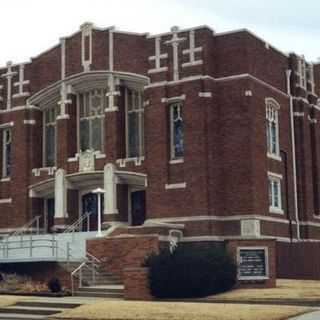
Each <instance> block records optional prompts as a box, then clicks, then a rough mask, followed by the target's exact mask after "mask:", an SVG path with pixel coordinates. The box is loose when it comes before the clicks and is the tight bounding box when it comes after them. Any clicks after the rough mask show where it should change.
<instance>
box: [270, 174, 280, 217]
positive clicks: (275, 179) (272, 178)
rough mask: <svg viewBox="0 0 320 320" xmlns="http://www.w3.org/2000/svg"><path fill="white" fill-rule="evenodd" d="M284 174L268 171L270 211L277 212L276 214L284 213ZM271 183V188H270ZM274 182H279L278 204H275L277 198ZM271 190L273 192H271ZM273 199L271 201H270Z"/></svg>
mask: <svg viewBox="0 0 320 320" xmlns="http://www.w3.org/2000/svg"><path fill="white" fill-rule="evenodd" d="M281 181H282V175H281V174H277V173H273V172H268V206H269V212H270V213H276V214H283V213H284V211H283V206H282V186H281ZM270 183H271V188H270ZM274 183H276V184H277V191H278V195H277V197H278V206H276V204H275V198H276V195H275V194H274V191H275V189H274ZM270 191H271V194H270ZM270 200H271V201H270Z"/></svg>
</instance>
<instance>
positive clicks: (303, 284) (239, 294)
mask: <svg viewBox="0 0 320 320" xmlns="http://www.w3.org/2000/svg"><path fill="white" fill-rule="evenodd" d="M319 298H320V281H311V280H284V279H279V280H277V287H276V288H271V289H237V290H232V291H229V292H226V293H222V294H218V295H215V296H212V297H210V298H209V299H226V300H247V299H250V300H259V299H300V300H301V299H303V300H306V301H307V300H311V299H319Z"/></svg>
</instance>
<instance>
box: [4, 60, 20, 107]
mask: <svg viewBox="0 0 320 320" xmlns="http://www.w3.org/2000/svg"><path fill="white" fill-rule="evenodd" d="M7 68H8V70H7V73H5V74H3V75H2V77H3V78H7V109H8V110H9V109H11V98H12V87H11V84H12V78H13V76H15V75H16V74H17V72H16V71H12V62H11V61H9V62H7Z"/></svg>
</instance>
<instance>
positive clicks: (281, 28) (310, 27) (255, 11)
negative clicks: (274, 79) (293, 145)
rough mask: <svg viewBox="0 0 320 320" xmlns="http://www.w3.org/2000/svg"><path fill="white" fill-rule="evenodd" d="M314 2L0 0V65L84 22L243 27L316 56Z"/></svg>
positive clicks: (319, 28)
mask: <svg viewBox="0 0 320 320" xmlns="http://www.w3.org/2000/svg"><path fill="white" fill-rule="evenodd" d="M319 12H320V2H319V0H318V1H317V0H305V1H294V0H291V1H290V0H269V1H267V2H266V4H263V1H261V0H260V1H259V0H241V1H239V0H225V1H223V0H157V1H153V0H150V1H147V0H121V1H116V0H113V1H111V0H51V1H50V0H0V13H1V15H0V43H1V45H0V66H4V65H5V63H6V61H8V60H12V61H13V62H14V63H17V62H24V61H28V60H29V58H30V57H33V56H36V55H38V54H39V53H41V52H42V51H44V50H46V49H48V48H50V47H52V46H53V45H55V44H56V43H58V40H59V38H60V37H63V36H68V35H69V34H72V33H74V32H75V31H77V30H78V28H79V26H80V25H81V24H82V23H83V22H85V21H90V22H93V23H94V24H95V25H96V26H98V27H108V26H112V25H114V26H116V27H117V28H118V29H120V30H125V31H134V32H150V33H161V32H166V31H168V30H169V29H170V27H171V26H173V25H177V26H179V27H181V28H187V27H193V26H198V25H203V24H206V25H208V26H210V27H211V28H213V29H214V30H215V31H216V32H225V31H230V30H234V29H241V28H248V29H250V30H251V31H253V32H254V33H256V34H257V35H259V36H260V37H262V38H263V39H265V40H266V41H268V42H269V43H271V44H272V45H274V46H276V47H277V48H279V49H280V50H282V51H284V52H291V51H294V52H296V53H298V54H304V55H305V56H306V58H307V59H308V60H309V61H314V62H315V61H318V57H320V44H319V40H320V19H319Z"/></svg>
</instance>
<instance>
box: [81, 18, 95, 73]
mask: <svg viewBox="0 0 320 320" xmlns="http://www.w3.org/2000/svg"><path fill="white" fill-rule="evenodd" d="M80 29H81V63H82V67H83V71H84V72H86V71H90V65H91V63H92V29H93V24H92V23H89V22H86V23H84V24H83V25H81V27H80ZM86 37H89V58H88V60H86V45H85V40H86Z"/></svg>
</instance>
